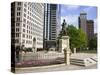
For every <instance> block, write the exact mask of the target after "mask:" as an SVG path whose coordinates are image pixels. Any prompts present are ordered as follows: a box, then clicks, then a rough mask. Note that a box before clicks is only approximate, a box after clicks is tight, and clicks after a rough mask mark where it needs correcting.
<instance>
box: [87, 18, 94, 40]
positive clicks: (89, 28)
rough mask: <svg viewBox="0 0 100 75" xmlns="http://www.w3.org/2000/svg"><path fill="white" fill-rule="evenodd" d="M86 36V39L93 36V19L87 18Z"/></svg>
mask: <svg viewBox="0 0 100 75" xmlns="http://www.w3.org/2000/svg"><path fill="white" fill-rule="evenodd" d="M87 36H88V40H91V39H92V38H93V37H94V22H93V20H87Z"/></svg>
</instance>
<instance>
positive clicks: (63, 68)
mask: <svg viewBox="0 0 100 75" xmlns="http://www.w3.org/2000/svg"><path fill="white" fill-rule="evenodd" d="M96 68H97V64H95V65H92V66H88V67H83V66H76V65H69V66H66V65H65V64H60V65H53V66H44V67H31V68H24V69H16V73H35V72H51V71H68V70H84V69H96Z"/></svg>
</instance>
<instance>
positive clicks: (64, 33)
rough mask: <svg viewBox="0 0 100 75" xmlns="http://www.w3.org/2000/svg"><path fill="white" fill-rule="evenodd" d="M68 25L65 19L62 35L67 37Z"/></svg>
mask: <svg viewBox="0 0 100 75" xmlns="http://www.w3.org/2000/svg"><path fill="white" fill-rule="evenodd" d="M66 25H67V23H66V22H65V19H64V20H63V23H62V31H61V33H62V35H67V29H66Z"/></svg>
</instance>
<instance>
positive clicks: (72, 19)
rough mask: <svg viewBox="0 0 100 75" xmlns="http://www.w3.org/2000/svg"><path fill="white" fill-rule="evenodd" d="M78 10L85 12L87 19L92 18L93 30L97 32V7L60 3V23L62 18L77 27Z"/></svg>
mask: <svg viewBox="0 0 100 75" xmlns="http://www.w3.org/2000/svg"><path fill="white" fill-rule="evenodd" d="M80 12H86V13H87V19H88V20H94V32H95V33H96V32H97V7H95V6H79V5H61V23H62V22H63V19H65V20H66V22H67V24H73V25H74V26H76V27H77V28H78V16H79V15H80Z"/></svg>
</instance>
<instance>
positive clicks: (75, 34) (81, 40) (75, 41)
mask: <svg viewBox="0 0 100 75" xmlns="http://www.w3.org/2000/svg"><path fill="white" fill-rule="evenodd" d="M66 29H67V35H68V36H69V37H70V47H71V49H73V48H83V47H86V46H87V36H86V34H85V32H84V31H83V30H82V29H77V28H76V27H74V26H73V25H68V27H67V28H66ZM62 35H63V34H61V33H60V34H59V36H62Z"/></svg>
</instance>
